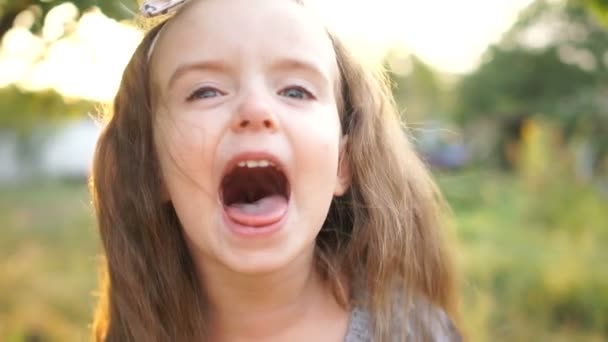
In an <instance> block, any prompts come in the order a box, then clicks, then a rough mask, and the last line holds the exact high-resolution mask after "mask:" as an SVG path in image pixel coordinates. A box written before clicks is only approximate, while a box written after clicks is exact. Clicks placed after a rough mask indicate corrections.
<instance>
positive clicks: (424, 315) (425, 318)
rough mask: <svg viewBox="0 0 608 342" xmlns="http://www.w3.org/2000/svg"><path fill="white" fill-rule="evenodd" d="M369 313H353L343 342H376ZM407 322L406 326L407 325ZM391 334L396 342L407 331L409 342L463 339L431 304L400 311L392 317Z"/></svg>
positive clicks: (417, 303) (358, 310) (360, 310)
mask: <svg viewBox="0 0 608 342" xmlns="http://www.w3.org/2000/svg"><path fill="white" fill-rule="evenodd" d="M373 318H374V317H372V316H371V314H370V312H369V311H368V310H366V309H364V308H361V307H355V308H354V309H353V310H352V312H351V318H350V322H349V324H348V330H347V333H346V337H345V339H344V342H371V341H373V338H372V336H373V332H372V325H371V324H372V322H373ZM404 322H405V324H404ZM391 325H392V331H394V332H395V334H394V341H397V340H398V337H399V336H403V334H402V333H401V332H400V330H401V329H403V328H405V329H406V331H405V335H406V336H407V341H414V342H418V341H431V342H460V341H462V338H461V336H460V334H459V333H458V331H457V330H456V328H455V327H454V325H453V323H452V321H451V319H450V318H449V317H448V315H447V314H446V313H445V311H443V310H442V309H441V308H438V307H436V306H434V305H432V304H430V303H428V301H424V300H416V301H414V302H413V303H412V304H411V305H410V306H409V310H405V309H403V308H401V309H397V310H396V311H395V313H394V316H393V322H392V324H391Z"/></svg>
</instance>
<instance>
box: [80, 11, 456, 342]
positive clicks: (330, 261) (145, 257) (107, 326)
mask: <svg viewBox="0 0 608 342" xmlns="http://www.w3.org/2000/svg"><path fill="white" fill-rule="evenodd" d="M165 23H166V22H163V23H161V24H159V25H157V26H155V27H154V28H152V29H151V30H149V31H148V32H147V34H146V35H145V37H144V39H143V41H142V42H141V44H140V45H139V46H138V48H137V49H136V51H135V53H134V55H133V57H132V58H131V60H130V62H129V64H128V65H127V67H126V69H125V71H124V74H123V78H122V82H121V84H120V88H119V90H118V93H117V95H116V98H115V100H114V103H113V107H112V110H111V111H110V112H109V113H108V121H107V123H106V126H105V128H104V130H103V133H102V135H101V137H100V139H99V142H98V145H97V151H96V154H95V158H94V168H93V176H92V178H91V193H92V196H93V202H94V204H95V209H96V213H97V220H98V225H99V230H100V234H101V238H102V244H103V249H104V251H105V257H104V259H102V260H103V262H102V279H101V282H100V284H101V285H100V287H101V288H100V298H99V303H98V308H97V312H96V317H95V320H94V322H93V333H94V338H95V340H97V341H191V340H195V339H199V340H200V339H204V338H205V331H206V327H205V321H206V315H205V314H206V313H205V294H204V293H203V292H202V290H201V289H200V288H199V286H198V283H197V280H196V275H195V271H194V266H193V261H192V259H191V256H190V255H189V253H188V248H187V246H186V243H185V239H184V236H183V231H182V228H181V226H180V223H179V220H178V219H177V216H176V213H175V210H174V208H173V207H172V205H171V204H170V203H166V202H165V201H164V200H163V197H162V179H161V175H160V171H159V161H158V157H157V154H156V151H155V146H154V139H153V129H152V128H153V127H152V125H153V122H154V117H153V114H154V108H153V107H154V103H153V102H152V101H151V97H150V93H151V91H152V88H151V87H152V85H151V84H150V82H151V78H150V70H149V68H150V65H149V63H148V62H149V61H148V52H149V50H150V46H151V45H152V44H153V41H154V39H155V37H156V36H157V35H158V32H159V31H160V29H161V28H162V27H163V25H165ZM330 37H331V38H332V42H333V45H334V49H335V53H336V58H337V62H338V66H339V69H340V74H341V76H340V80H339V82H338V84H337V92H338V96H337V97H338V99H339V101H338V102H339V103H338V107H339V112H340V115H341V123H342V128H343V132H344V133H345V134H347V135H348V137H349V138H348V143H347V152H348V153H347V154H346V156H347V158H348V161H347V162H348V164H349V167H350V171H351V177H352V184H351V187H350V189H349V191H348V192H347V193H346V194H345V195H344V196H342V197H339V198H335V199H334V200H333V202H332V204H331V207H330V211H329V214H328V217H327V219H326V222H325V223H324V226H323V228H322V229H321V232H320V234H319V236H318V238H317V248H316V253H315V257H316V265H317V269H318V271H319V272H320V274H322V275H323V276H324V278H325V279H326V280H327V281H328V282H329V284H330V285H331V286H332V288H333V289H334V294H335V296H336V299H337V300H338V302H339V303H341V304H342V305H344V307H345V308H352V307H354V306H357V307H361V308H364V309H365V310H367V311H368V312H369V316H370V317H371V325H372V330H373V336H374V337H375V340H378V341H389V340H393V339H394V338H395V334H396V332H401V333H403V330H404V329H402V327H406V326H408V325H409V326H410V327H411V325H412V322H415V320H412V316H416V314H417V312H416V311H415V310H410V308H411V307H413V306H418V307H420V306H421V305H413V304H416V303H426V306H428V307H436V308H437V310H438V311H439V312H444V313H445V314H447V316H448V317H450V318H451V320H452V322H458V313H457V300H456V294H455V282H454V275H453V273H454V272H453V265H452V264H451V263H450V259H449V255H448V254H449V253H448V252H447V250H446V244H445V241H444V240H445V239H444V232H443V231H442V230H443V227H444V224H443V223H444V213H445V211H446V210H445V207H444V206H443V203H442V200H441V196H440V194H439V191H438V190H437V188H436V186H435V185H434V183H433V181H432V180H431V178H430V175H429V172H428V171H427V170H426V168H425V166H424V164H423V163H422V162H421V160H420V158H419V157H418V156H417V155H416V153H415V151H414V148H413V147H412V145H411V143H410V142H409V140H408V137H407V134H408V133H407V130H406V129H405V128H404V126H403V125H402V123H401V121H400V116H399V113H398V112H397V110H396V107H395V104H394V103H393V100H392V96H391V91H390V90H391V89H390V86H389V83H388V82H387V81H386V80H385V79H384V78H383V76H382V74H381V73H375V72H372V71H369V70H367V69H365V68H363V67H362V65H360V64H359V63H358V62H357V60H356V59H355V58H353V57H352V56H351V55H350V54H349V53H348V51H347V50H346V49H345V48H344V46H343V45H342V44H341V43H340V42H339V41H338V39H336V37H334V36H332V35H331V34H330ZM414 318H415V317H414ZM419 322H423V320H419ZM413 324H417V323H413ZM418 325H420V327H419V328H420V329H423V330H424V329H427V330H429V329H432V324H423V323H420V324H418Z"/></svg>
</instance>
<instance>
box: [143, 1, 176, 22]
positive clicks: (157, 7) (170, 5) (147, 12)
mask: <svg viewBox="0 0 608 342" xmlns="http://www.w3.org/2000/svg"><path fill="white" fill-rule="evenodd" d="M186 1H188V0H145V1H144V3H143V4H142V5H141V9H140V11H141V13H142V14H143V15H144V16H146V17H148V18H152V17H156V16H159V15H164V14H167V13H169V12H173V11H175V10H177V8H178V7H179V6H181V5H183V4H184V3H185V2H186Z"/></svg>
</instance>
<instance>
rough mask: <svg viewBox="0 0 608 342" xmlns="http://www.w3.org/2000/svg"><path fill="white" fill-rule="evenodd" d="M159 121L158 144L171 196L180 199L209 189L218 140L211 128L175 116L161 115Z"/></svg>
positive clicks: (173, 198)
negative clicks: (216, 140) (215, 143)
mask: <svg viewBox="0 0 608 342" xmlns="http://www.w3.org/2000/svg"><path fill="white" fill-rule="evenodd" d="M156 124H157V127H156V129H155V133H156V134H155V143H156V146H157V151H158V156H159V161H160V165H161V170H162V174H163V181H164V183H165V186H166V188H167V190H168V192H169V197H170V199H171V200H173V201H174V202H179V198H181V197H186V198H187V197H189V196H193V195H194V194H195V193H196V192H197V191H200V190H204V191H205V192H209V191H210V190H211V189H210V184H209V180H210V179H211V177H210V176H211V175H210V173H211V169H212V168H211V165H212V160H213V151H214V149H213V146H212V145H213V141H214V140H215V138H214V136H213V134H212V132H213V130H212V129H211V127H209V126H208V125H206V124H205V125H203V123H202V122H197V121H196V120H187V119H186V118H184V119H175V118H172V117H163V118H160V119H159V120H157V122H156ZM197 196H200V195H197ZM191 198H192V197H191ZM174 204H176V203H174ZM176 209H177V208H176Z"/></svg>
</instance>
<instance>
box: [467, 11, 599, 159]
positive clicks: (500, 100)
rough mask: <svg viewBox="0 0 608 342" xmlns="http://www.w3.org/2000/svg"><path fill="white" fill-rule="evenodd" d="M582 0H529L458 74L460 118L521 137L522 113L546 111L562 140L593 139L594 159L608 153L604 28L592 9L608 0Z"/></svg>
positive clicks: (510, 137)
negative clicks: (489, 122) (473, 64)
mask: <svg viewBox="0 0 608 342" xmlns="http://www.w3.org/2000/svg"><path fill="white" fill-rule="evenodd" d="M587 3H589V5H587ZM587 3H583V2H581V1H546V0H537V1H535V2H533V3H532V4H531V5H530V6H529V7H528V8H527V9H526V10H525V11H523V12H522V13H521V15H520V17H519V19H518V21H517V22H516V23H515V25H513V27H512V28H511V29H510V30H509V31H508V32H507V33H506V34H505V35H504V37H503V38H502V40H501V41H500V42H499V43H498V44H496V45H494V46H492V47H490V48H489V49H488V51H487V52H486V54H485V57H484V62H483V63H482V64H481V65H480V67H479V68H478V69H477V70H476V71H475V72H473V73H471V74H470V75H467V76H465V77H464V78H463V79H462V80H461V82H460V84H459V86H458V90H457V99H458V104H457V108H456V115H457V118H458V119H459V120H460V121H461V122H463V123H465V124H468V123H471V122H475V121H476V120H478V119H482V118H486V119H487V118H488V117H491V118H493V119H495V120H497V121H499V122H502V124H503V129H502V133H503V136H502V137H500V138H499V139H506V140H512V139H519V138H520V135H521V133H522V130H521V127H523V121H524V120H525V119H526V118H527V117H530V116H533V115H540V116H542V117H546V118H550V119H553V120H556V121H559V122H560V123H561V124H562V125H563V127H564V129H565V130H564V132H565V137H566V138H567V139H569V138H572V137H574V136H577V137H580V136H584V137H585V138H586V139H588V140H591V143H592V144H593V145H594V146H593V148H594V150H595V151H596V156H597V158H596V159H597V160H598V164H599V162H601V159H602V158H603V157H605V156H606V155H607V154H608V101H607V100H606V99H607V98H608V96H606V94H608V29H607V27H606V26H603V25H601V24H600V23H599V21H598V20H597V16H595V15H593V14H592V13H594V12H592V11H591V10H590V8H592V7H590V6H592V5H591V4H592V3H593V4H594V5H593V6H601V5H602V4H604V3H605V2H604V1H599V0H598V1H596V2H591V1H589V2H587ZM593 8H596V7H593ZM597 8H601V7H597ZM594 11H598V10H594ZM509 127H512V128H513V129H511V130H510V129H508V128H509ZM503 145H504V144H503Z"/></svg>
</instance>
